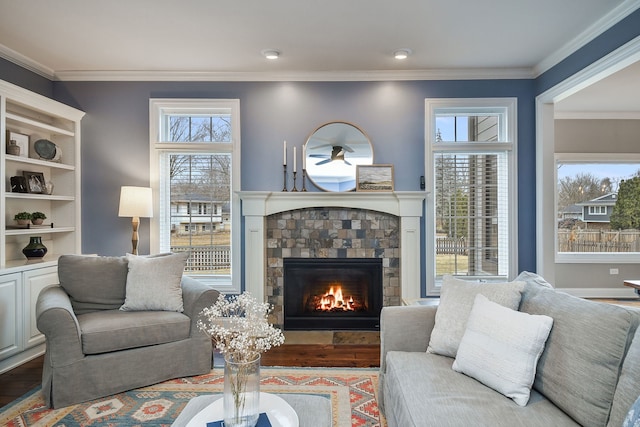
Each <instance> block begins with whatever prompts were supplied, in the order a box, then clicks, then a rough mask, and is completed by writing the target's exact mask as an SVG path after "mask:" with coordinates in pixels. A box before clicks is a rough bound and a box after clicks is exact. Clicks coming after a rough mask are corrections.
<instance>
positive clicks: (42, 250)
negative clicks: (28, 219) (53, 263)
mask: <svg viewBox="0 0 640 427" xmlns="http://www.w3.org/2000/svg"><path fill="white" fill-rule="evenodd" d="M22 253H23V254H24V256H26V257H27V259H40V258H42V257H43V256H45V255H46V254H47V247H46V246H45V245H43V244H42V237H40V236H32V237H31V238H30V239H29V244H28V245H27V246H25V247H24V248H23V249H22Z"/></svg>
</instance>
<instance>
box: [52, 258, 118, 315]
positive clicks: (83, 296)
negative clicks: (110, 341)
mask: <svg viewBox="0 0 640 427" xmlns="http://www.w3.org/2000/svg"><path fill="white" fill-rule="evenodd" d="M127 272H128V270H127V260H126V259H125V258H124V257H103V256H84V255H62V256H61V257H60V258H58V279H59V280H60V286H61V287H62V288H63V289H64V290H65V292H66V293H67V294H69V298H70V299H71V306H72V307H73V311H74V312H75V313H76V314H83V313H89V312H92V311H96V310H112V309H114V308H118V307H120V306H121V305H122V303H124V299H125V285H126V283H127Z"/></svg>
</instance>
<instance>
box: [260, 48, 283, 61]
mask: <svg viewBox="0 0 640 427" xmlns="http://www.w3.org/2000/svg"><path fill="white" fill-rule="evenodd" d="M262 55H263V56H264V57H265V58H267V59H278V57H279V56H280V51H277V50H275V49H265V50H263V51H262Z"/></svg>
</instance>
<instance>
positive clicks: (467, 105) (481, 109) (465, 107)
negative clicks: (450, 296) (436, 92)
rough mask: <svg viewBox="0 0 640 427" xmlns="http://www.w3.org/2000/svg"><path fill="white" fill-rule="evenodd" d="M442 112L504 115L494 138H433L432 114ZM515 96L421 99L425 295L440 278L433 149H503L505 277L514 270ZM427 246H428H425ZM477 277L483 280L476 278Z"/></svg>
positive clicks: (490, 151) (466, 151) (435, 290)
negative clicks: (505, 180)
mask: <svg viewBox="0 0 640 427" xmlns="http://www.w3.org/2000/svg"><path fill="white" fill-rule="evenodd" d="M442 112H447V113H449V112H450V113H452V114H460V115H463V114H470V115H471V114H482V113H485V114H486V113H489V112H490V113H493V114H500V115H503V117H504V126H505V128H504V129H501V130H500V133H499V135H500V137H501V138H502V139H503V140H501V141H498V142H447V141H441V142H436V132H437V126H436V116H437V115H438V114H441V113H442ZM517 123H518V120H517V98H427V99H425V171H426V174H425V185H426V189H427V192H428V193H429V194H428V195H427V198H426V208H425V216H424V221H425V222H424V226H425V242H426V247H427V250H426V251H425V257H426V260H425V266H426V271H427V272H429V273H427V275H426V276H427V277H426V285H427V289H426V291H427V295H428V296H433V295H439V294H440V288H441V279H438V278H437V277H436V252H435V247H436V246H435V244H436V241H435V239H436V217H435V210H436V209H435V208H436V207H435V184H436V183H435V168H434V166H433V165H434V159H435V154H436V153H443V152H446V153H456V152H460V153H461V154H463V153H464V154H475V153H477V154H495V153H506V156H507V168H508V171H507V174H508V178H507V185H508V188H507V197H508V200H507V201H506V203H507V206H508V210H509V211H508V213H507V218H506V222H507V227H508V233H507V235H508V237H507V242H506V246H507V249H506V251H507V253H506V254H502V253H501V254H500V256H504V255H506V256H508V257H509V259H508V261H507V268H508V273H507V280H512V279H513V277H515V275H516V273H517V264H518V251H517V250H518V239H517V237H518V228H517V218H518V212H517V205H518V203H517V197H516V189H517V186H518V184H517V177H518V174H517V135H518V132H517ZM429 248H431V249H429ZM480 280H483V279H482V278H480Z"/></svg>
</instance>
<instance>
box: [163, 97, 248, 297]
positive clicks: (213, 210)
mask: <svg viewBox="0 0 640 427" xmlns="http://www.w3.org/2000/svg"><path fill="white" fill-rule="evenodd" d="M151 126H152V128H151V145H152V154H151V156H152V171H151V174H152V177H151V181H152V185H153V186H154V188H157V194H158V197H157V198H158V211H159V212H158V215H157V220H154V222H152V245H154V246H157V250H158V252H168V251H171V252H189V253H190V256H189V259H188V260H187V266H186V268H185V274H187V275H189V276H192V277H195V278H197V279H198V280H200V281H203V282H205V283H210V284H212V285H214V286H215V287H216V289H219V290H220V291H222V292H227V293H237V292H239V290H240V280H239V277H240V274H239V265H240V263H239V260H240V243H239V241H240V232H239V224H240V213H239V211H240V207H239V205H240V203H239V199H238V198H237V195H236V194H235V192H236V191H239V190H240V170H239V169H240V159H239V156H240V150H239V132H240V130H239V129H240V126H239V104H238V101H237V100H151ZM154 231H157V233H156V234H157V235H156V237H155V239H154V238H153V237H154V236H153V233H154Z"/></svg>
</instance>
